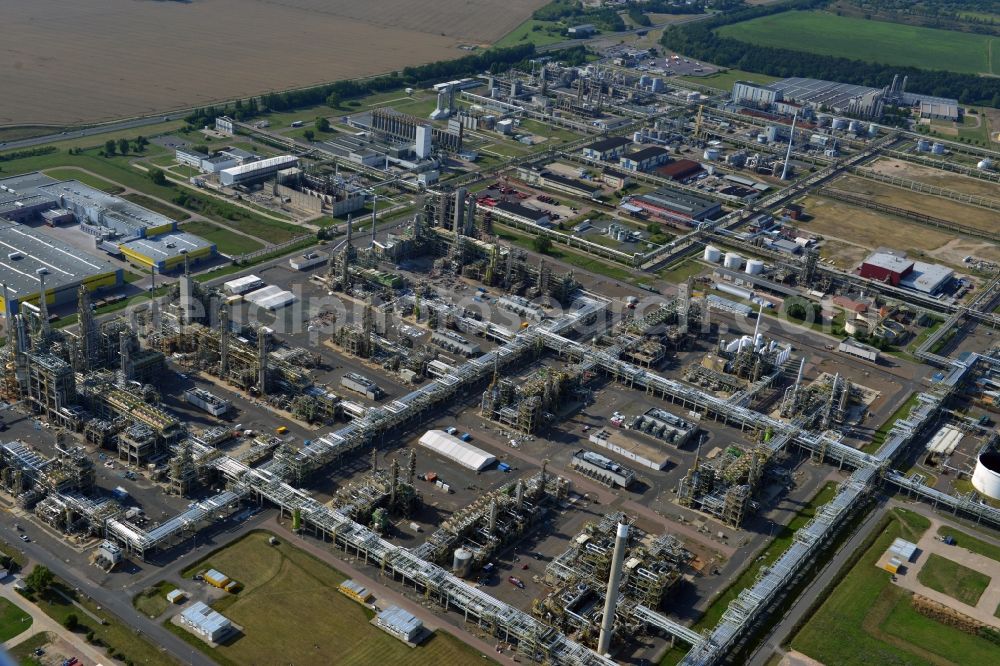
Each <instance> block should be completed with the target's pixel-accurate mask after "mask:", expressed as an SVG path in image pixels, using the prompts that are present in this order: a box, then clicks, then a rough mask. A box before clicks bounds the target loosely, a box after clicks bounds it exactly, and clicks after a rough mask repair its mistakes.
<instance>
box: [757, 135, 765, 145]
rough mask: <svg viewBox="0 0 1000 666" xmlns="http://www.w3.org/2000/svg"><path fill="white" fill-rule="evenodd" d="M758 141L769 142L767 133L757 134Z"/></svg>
mask: <svg viewBox="0 0 1000 666" xmlns="http://www.w3.org/2000/svg"><path fill="white" fill-rule="evenodd" d="M757 143H767V135H766V134H758V135H757Z"/></svg>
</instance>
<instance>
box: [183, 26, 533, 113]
mask: <svg viewBox="0 0 1000 666" xmlns="http://www.w3.org/2000/svg"><path fill="white" fill-rule="evenodd" d="M534 54H535V46H534V44H530V43H529V44H520V45H517V46H509V47H505V48H497V49H489V50H487V51H484V52H482V53H478V54H472V55H467V56H464V57H462V58H456V59H454V60H439V61H437V62H432V63H428V64H426V65H417V66H413V67H406V68H404V69H403V70H402V71H399V72H393V73H392V74H385V75H382V76H375V77H371V78H367V79H349V80H344V81H336V82H334V83H328V84H326V85H322V86H315V87H313V88H304V89H301V90H288V91H286V92H280V93H278V92H274V93H265V94H263V95H261V96H260V97H259V100H258V98H255V97H251V98H250V99H247V100H237V101H235V102H233V103H232V104H226V105H220V106H207V107H204V108H201V109H197V110H195V111H193V112H192V113H191V114H189V115H188V116H187V117H186V118H185V120H186V121H187V122H188V124H190V125H194V126H202V125H207V124H210V123H214V122H215V118H216V117H217V116H231V117H233V118H235V119H236V120H240V121H242V120H248V119H250V118H253V117H255V116H258V115H260V114H261V113H266V112H268V111H290V110H293V109H301V108H305V107H309V106H316V105H318V104H324V103H325V104H327V105H329V106H331V107H337V106H340V104H341V103H342V102H344V101H345V100H349V99H353V98H357V97H364V96H365V95H370V94H372V93H377V92H385V91H388V90H396V89H398V88H401V87H403V86H407V85H420V84H423V83H427V82H429V81H435V80H442V79H448V78H458V77H462V76H468V75H470V74H479V73H481V72H483V71H486V70H489V71H493V72H499V71H501V70H504V69H508V68H510V67H511V66H513V65H515V64H517V63H521V62H523V61H525V60H526V59H528V58H531V57H532V56H534Z"/></svg>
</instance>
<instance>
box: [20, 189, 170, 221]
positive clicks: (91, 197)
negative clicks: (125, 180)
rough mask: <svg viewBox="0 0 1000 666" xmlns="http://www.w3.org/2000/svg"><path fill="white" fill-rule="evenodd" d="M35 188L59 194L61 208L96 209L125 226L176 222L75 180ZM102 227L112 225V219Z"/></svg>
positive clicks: (56, 196)
mask: <svg viewBox="0 0 1000 666" xmlns="http://www.w3.org/2000/svg"><path fill="white" fill-rule="evenodd" d="M38 191H39V192H41V193H46V194H50V195H51V196H53V197H54V198H56V199H58V198H59V197H62V199H63V200H64V201H65V202H66V203H63V202H60V206H63V207H69V206H67V205H66V204H67V203H72V204H75V205H76V206H78V207H80V208H87V209H93V208H99V209H101V211H102V212H103V217H104V218H105V219H106V220H107V219H108V218H113V220H114V221H116V222H119V223H120V224H122V225H124V226H127V227H132V228H136V229H141V228H149V227H163V226H169V225H173V224H176V222H175V220H174V219H172V218H169V217H167V216H166V215H160V214H159V213H157V212H155V211H151V210H149V209H148V208H143V207H142V206H140V205H138V204H134V203H132V202H131V201H128V200H126V199H122V198H121V197H116V196H114V195H112V194H108V193H107V192H102V191H101V190H98V189H96V188H93V187H91V186H90V185H86V184H84V183H81V182H80V181H78V180H64V181H59V182H55V183H51V184H49V185H43V186H41V187H39V188H38ZM104 226H111V220H108V223H107V224H105V225H104Z"/></svg>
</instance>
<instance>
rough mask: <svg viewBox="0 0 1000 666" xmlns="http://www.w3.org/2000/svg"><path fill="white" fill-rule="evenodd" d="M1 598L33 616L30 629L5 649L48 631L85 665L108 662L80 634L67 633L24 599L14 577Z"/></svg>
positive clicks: (3, 588)
mask: <svg viewBox="0 0 1000 666" xmlns="http://www.w3.org/2000/svg"><path fill="white" fill-rule="evenodd" d="M0 597H3V598H4V599H7V600H8V601H10V602H11V603H12V604H14V605H15V606H17V607H18V608H20V609H21V610H23V611H24V612H25V613H27V614H28V615H30V616H31V624H30V625H29V627H28V628H27V629H25V630H24V631H23V632H21V633H20V634H18V635H17V636H15V637H14V638H11V639H10V640H8V641H6V642H5V643H4V644H3V647H4V648H7V649H9V648H12V647H14V646H15V645H18V644H19V643H22V642H23V641H26V640H27V639H29V638H30V637H32V636H34V635H35V634H37V633H38V632H40V631H48V632H51V633H53V634H55V635H56V636H58V637H59V638H61V639H62V640H63V641H65V642H67V643H69V645H70V646H71V647H72V649H73V650H75V651H76V656H77V657H80V658H81V659H83V660H84V662H85V663H86V662H89V663H91V664H100V663H103V662H105V661H108V658H107V657H106V656H105V655H104V652H103V651H102V650H98V649H97V648H95V647H93V646H92V645H88V644H87V642H86V641H85V640H83V638H82V637H81V636H80V635H79V634H74V633H73V632H72V631H67V630H66V629H65V628H63V627H62V626H61V625H60V624H59V623H58V622H56V621H55V620H53V619H52V618H51V617H49V616H48V615H46V614H45V613H43V612H42V610H41V609H40V608H39V607H38V606H36V605H35V604H33V603H31V602H30V601H28V600H27V599H25V598H24V597H22V596H21V595H20V594H19V593H18V592H17V591H16V590H15V589H14V577H13V576H9V577H8V578H7V580H6V581H4V583H3V584H2V585H0Z"/></svg>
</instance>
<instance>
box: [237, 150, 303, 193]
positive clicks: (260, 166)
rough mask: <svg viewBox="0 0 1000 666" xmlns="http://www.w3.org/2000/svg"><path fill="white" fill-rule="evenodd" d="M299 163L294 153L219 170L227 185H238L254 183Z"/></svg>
mask: <svg viewBox="0 0 1000 666" xmlns="http://www.w3.org/2000/svg"><path fill="white" fill-rule="evenodd" d="M298 165H299V158H297V157H295V156H294V155H278V156H277V157H269V158H267V159H264V160H259V161H257V162H247V163H246V164H240V165H238V166H234V167H229V168H228V169H223V170H222V171H220V172H219V182H220V183H222V184H223V185H225V186H226V187H234V186H236V185H254V184H256V183H260V182H263V181H265V180H267V179H269V178H272V177H274V176H276V175H277V173H278V172H279V171H281V170H282V169H288V168H291V167H294V166H298Z"/></svg>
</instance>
